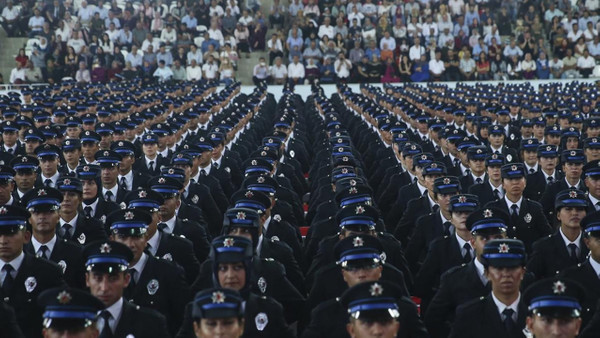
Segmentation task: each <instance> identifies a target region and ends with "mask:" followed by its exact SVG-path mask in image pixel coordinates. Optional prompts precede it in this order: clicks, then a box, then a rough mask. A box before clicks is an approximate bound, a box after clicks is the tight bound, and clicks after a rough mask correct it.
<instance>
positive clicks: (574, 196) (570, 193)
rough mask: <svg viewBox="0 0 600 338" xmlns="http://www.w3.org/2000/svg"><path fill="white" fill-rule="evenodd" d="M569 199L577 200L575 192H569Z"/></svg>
mask: <svg viewBox="0 0 600 338" xmlns="http://www.w3.org/2000/svg"><path fill="white" fill-rule="evenodd" d="M569 197H570V198H577V191H575V190H571V191H569Z"/></svg>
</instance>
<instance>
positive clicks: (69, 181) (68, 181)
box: [63, 178, 71, 185]
mask: <svg viewBox="0 0 600 338" xmlns="http://www.w3.org/2000/svg"><path fill="white" fill-rule="evenodd" d="M63 184H65V185H69V184H71V180H70V179H68V178H65V179H64V180H63Z"/></svg>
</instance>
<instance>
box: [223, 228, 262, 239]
mask: <svg viewBox="0 0 600 338" xmlns="http://www.w3.org/2000/svg"><path fill="white" fill-rule="evenodd" d="M260 228H261V227H259V229H260ZM229 235H231V236H242V237H246V238H248V239H249V240H252V229H250V228H245V227H232V228H231V229H230V230H229ZM259 236H260V231H259Z"/></svg>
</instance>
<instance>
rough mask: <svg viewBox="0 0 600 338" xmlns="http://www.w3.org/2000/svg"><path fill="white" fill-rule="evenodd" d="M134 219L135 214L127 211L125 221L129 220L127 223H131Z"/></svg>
mask: <svg viewBox="0 0 600 338" xmlns="http://www.w3.org/2000/svg"><path fill="white" fill-rule="evenodd" d="M132 219H133V212H131V211H127V212H126V213H125V220H127V221H131V220H132Z"/></svg>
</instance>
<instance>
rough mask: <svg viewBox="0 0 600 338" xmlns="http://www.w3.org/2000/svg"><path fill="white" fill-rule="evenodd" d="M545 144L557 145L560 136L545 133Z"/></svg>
mask: <svg viewBox="0 0 600 338" xmlns="http://www.w3.org/2000/svg"><path fill="white" fill-rule="evenodd" d="M545 139H546V144H550V145H553V146H557V145H559V143H560V137H559V136H557V135H546V137H545Z"/></svg>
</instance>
